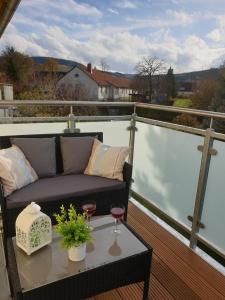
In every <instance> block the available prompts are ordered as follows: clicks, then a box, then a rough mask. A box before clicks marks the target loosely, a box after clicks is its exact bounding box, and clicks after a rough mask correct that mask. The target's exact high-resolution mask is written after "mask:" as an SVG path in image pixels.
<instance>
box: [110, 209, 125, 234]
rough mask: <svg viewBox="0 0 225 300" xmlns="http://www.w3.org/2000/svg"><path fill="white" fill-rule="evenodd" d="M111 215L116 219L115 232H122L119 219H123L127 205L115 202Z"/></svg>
mask: <svg viewBox="0 0 225 300" xmlns="http://www.w3.org/2000/svg"><path fill="white" fill-rule="evenodd" d="M110 212H111V215H112V217H113V218H114V219H115V227H114V229H113V232H114V233H116V234H119V233H121V230H120V229H118V226H117V225H118V220H120V219H122V217H123V215H124V213H125V206H124V205H123V204H121V203H113V204H112V205H111V210H110Z"/></svg>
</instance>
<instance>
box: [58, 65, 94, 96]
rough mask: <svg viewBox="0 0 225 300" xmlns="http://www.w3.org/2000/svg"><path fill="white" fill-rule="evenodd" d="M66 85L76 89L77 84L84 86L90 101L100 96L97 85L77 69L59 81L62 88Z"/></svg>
mask: <svg viewBox="0 0 225 300" xmlns="http://www.w3.org/2000/svg"><path fill="white" fill-rule="evenodd" d="M64 84H65V85H68V84H70V85H72V86H74V88H75V86H76V85H77V84H82V85H84V87H85V89H86V90H87V92H88V95H89V97H88V98H89V99H88V100H97V99H98V96H99V95H98V85H97V83H96V82H95V81H94V80H93V79H91V78H90V77H89V76H88V75H87V74H85V73H84V72H83V71H82V70H80V69H79V68H77V67H76V68H74V69H73V70H71V71H70V72H69V73H67V74H66V75H65V76H64V77H63V78H61V79H60V80H59V81H58V83H57V86H58V87H60V86H61V85H64Z"/></svg>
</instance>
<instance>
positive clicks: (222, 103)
mask: <svg viewBox="0 0 225 300" xmlns="http://www.w3.org/2000/svg"><path fill="white" fill-rule="evenodd" d="M209 109H210V110H213V111H217V112H223V113H224V112H225V65H223V66H222V67H221V71H220V75H219V78H218V80H217V83H216V87H215V96H214V97H213V100H212V105H211V106H210V107H209ZM213 127H214V128H215V130H216V131H218V132H222V133H225V121H219V120H214V122H213Z"/></svg>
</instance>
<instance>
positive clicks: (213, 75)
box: [32, 56, 219, 82]
mask: <svg viewBox="0 0 225 300" xmlns="http://www.w3.org/2000/svg"><path fill="white" fill-rule="evenodd" d="M48 58H52V57H45V56H33V57H32V59H33V60H34V62H35V63H37V64H43V63H44V62H45V60H46V59H48ZM54 59H55V60H56V61H57V62H58V63H59V65H60V69H62V70H63V71H64V72H66V71H69V70H70V69H71V68H73V67H74V66H76V65H77V64H78V62H76V61H73V60H68V59H61V58H54ZM107 73H110V74H113V75H114V76H120V77H127V78H132V77H133V76H134V74H124V73H120V72H107ZM218 74H219V69H217V68H212V69H209V70H203V71H194V72H187V73H181V74H175V78H176V81H178V82H183V81H198V80H201V79H206V78H207V79H217V77H218Z"/></svg>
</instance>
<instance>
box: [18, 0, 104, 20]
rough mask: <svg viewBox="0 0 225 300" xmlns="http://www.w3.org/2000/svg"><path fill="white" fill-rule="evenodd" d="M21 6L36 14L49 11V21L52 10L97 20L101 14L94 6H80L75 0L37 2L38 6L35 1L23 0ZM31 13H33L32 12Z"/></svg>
mask: <svg viewBox="0 0 225 300" xmlns="http://www.w3.org/2000/svg"><path fill="white" fill-rule="evenodd" d="M23 5H24V7H25V8H31V9H32V10H33V8H34V7H35V10H36V13H39V12H40V13H44V14H46V12H47V11H49V12H50V15H49V19H51V16H52V15H53V17H54V13H53V11H54V10H55V11H57V12H58V13H59V14H66V15H81V16H90V17H97V18H99V17H102V12H101V11H100V10H99V9H97V8H96V7H95V6H92V5H89V4H86V3H82V4H81V3H78V1H75V0H57V1H46V0H38V5H37V1H36V0H24V2H23ZM32 13H34V12H33V11H32Z"/></svg>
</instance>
